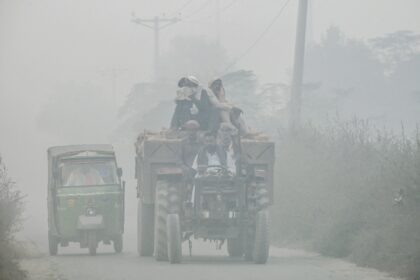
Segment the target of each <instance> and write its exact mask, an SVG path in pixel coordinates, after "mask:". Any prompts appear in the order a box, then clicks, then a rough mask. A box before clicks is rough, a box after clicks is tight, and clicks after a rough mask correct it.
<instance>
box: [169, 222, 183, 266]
mask: <svg viewBox="0 0 420 280" xmlns="http://www.w3.org/2000/svg"><path fill="white" fill-rule="evenodd" d="M166 232H167V240H168V258H169V262H170V263H180V262H181V259H182V246H181V225H180V223H179V215H178V214H169V215H168V216H167V219H166Z"/></svg>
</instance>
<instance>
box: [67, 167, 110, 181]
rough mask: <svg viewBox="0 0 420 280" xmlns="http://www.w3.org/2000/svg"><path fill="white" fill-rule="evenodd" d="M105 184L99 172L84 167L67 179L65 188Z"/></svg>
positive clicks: (74, 171) (75, 170)
mask: <svg viewBox="0 0 420 280" xmlns="http://www.w3.org/2000/svg"><path fill="white" fill-rule="evenodd" d="M104 184H105V182H104V180H103V179H102V177H101V175H100V174H99V172H98V170H96V169H95V168H92V167H90V166H87V165H84V166H82V167H78V168H77V169H74V170H73V171H72V172H71V174H70V176H69V177H68V179H67V182H66V184H65V186H84V185H87V186H92V185H104Z"/></svg>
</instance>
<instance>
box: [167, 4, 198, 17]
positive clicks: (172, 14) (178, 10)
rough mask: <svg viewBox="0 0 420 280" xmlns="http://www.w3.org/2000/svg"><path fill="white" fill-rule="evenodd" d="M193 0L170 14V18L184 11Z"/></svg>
mask: <svg viewBox="0 0 420 280" xmlns="http://www.w3.org/2000/svg"><path fill="white" fill-rule="evenodd" d="M192 2H193V0H188V1H186V2H185V3H184V4H183V5H182V6H181V7H180V8H178V9H177V10H176V11H175V12H173V13H171V14H170V15H171V16H176V15H178V14H179V13H180V12H181V11H182V10H183V9H185V8H186V7H187V6H188V5H189V4H191V3H192Z"/></svg>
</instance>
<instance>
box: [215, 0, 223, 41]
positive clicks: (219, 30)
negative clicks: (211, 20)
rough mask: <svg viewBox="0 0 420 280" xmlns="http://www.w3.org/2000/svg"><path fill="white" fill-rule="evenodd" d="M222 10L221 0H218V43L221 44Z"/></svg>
mask: <svg viewBox="0 0 420 280" xmlns="http://www.w3.org/2000/svg"><path fill="white" fill-rule="evenodd" d="M220 14H221V11H220V0H216V28H217V35H216V41H217V45H218V46H219V47H220V46H221V20H222V19H221V15H220Z"/></svg>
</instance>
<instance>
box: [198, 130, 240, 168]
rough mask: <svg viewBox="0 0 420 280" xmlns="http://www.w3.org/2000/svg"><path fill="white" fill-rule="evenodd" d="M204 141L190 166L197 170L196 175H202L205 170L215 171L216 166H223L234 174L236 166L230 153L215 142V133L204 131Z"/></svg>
mask: <svg viewBox="0 0 420 280" xmlns="http://www.w3.org/2000/svg"><path fill="white" fill-rule="evenodd" d="M204 143H205V146H204V148H203V149H201V150H200V151H199V152H198V154H197V156H196V157H195V159H194V163H193V165H192V168H193V169H195V170H196V171H197V175H196V176H202V175H203V174H204V173H205V172H209V171H213V170H214V171H216V170H217V169H218V168H217V166H221V167H224V168H226V169H227V171H228V172H229V173H230V174H232V175H235V173H236V166H235V162H234V160H233V159H232V154H231V153H228V152H227V151H226V149H223V147H221V146H220V145H218V144H217V142H216V137H215V135H214V134H213V133H211V132H206V133H205V134H204Z"/></svg>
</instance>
